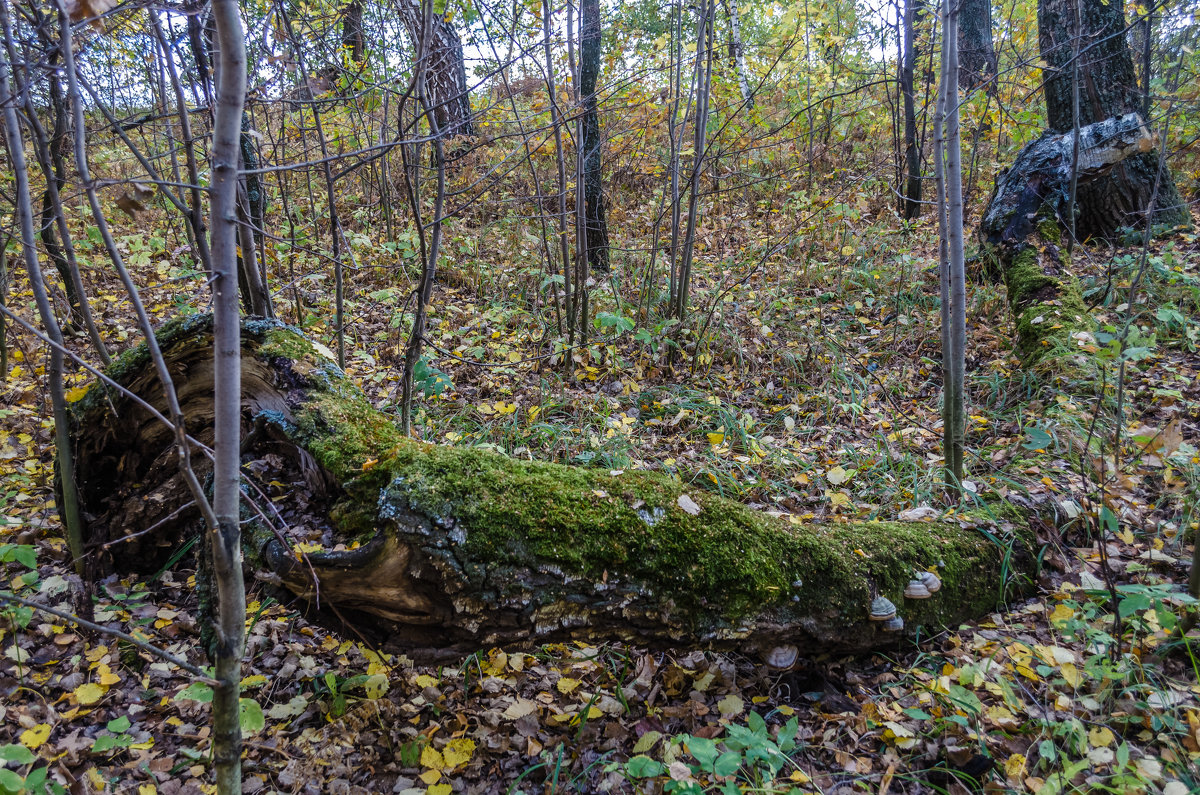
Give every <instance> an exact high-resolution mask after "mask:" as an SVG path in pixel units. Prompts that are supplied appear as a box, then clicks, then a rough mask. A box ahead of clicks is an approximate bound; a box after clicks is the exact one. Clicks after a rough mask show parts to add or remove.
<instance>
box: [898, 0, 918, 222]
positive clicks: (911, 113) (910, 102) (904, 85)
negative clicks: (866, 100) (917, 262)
mask: <svg viewBox="0 0 1200 795" xmlns="http://www.w3.org/2000/svg"><path fill="white" fill-rule="evenodd" d="M920 13H921V0H905V3H904V23H903V24H904V52H903V54H902V56H901V57H902V58H903V60H902V61H901V66H900V93H901V95H902V96H903V98H904V170H905V172H906V173H907V175H908V176H907V179H906V184H905V188H904V202H903V204H904V218H905V220H907V221H911V220H913V219H914V218H916V217H918V216H919V215H920V214H921V152H920V149H919V148H918V146H917V109H916V102H915V101H914V98H913V72H914V70H915V69H916V63H917V49H916V47H915V46H914V45H915V36H914V35H913V28H915V27H916V24H917V18H918V17H919V16H920Z"/></svg>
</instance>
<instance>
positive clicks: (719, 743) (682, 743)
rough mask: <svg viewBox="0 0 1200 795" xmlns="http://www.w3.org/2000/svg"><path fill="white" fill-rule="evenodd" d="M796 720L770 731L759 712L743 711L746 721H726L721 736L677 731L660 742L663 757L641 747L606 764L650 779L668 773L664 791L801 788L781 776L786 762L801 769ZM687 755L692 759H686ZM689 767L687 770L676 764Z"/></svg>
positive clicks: (693, 793)
mask: <svg viewBox="0 0 1200 795" xmlns="http://www.w3.org/2000/svg"><path fill="white" fill-rule="evenodd" d="M799 725H800V724H799V720H798V719H797V718H796V717H794V716H793V717H792V718H791V719H789V720H788V722H787V723H785V724H784V725H783V726H781V727H779V729H778V730H777V731H776V732H774V733H772V731H771V728H770V726H768V724H767V722H766V720H765V719H764V718H763V717H762V716H761V715H759V714H758V713H757V712H751V713H750V714H749V715H748V716H747V717H746V725H744V726H742V725H739V724H730V725H729V726H728V727H727V729H726V736H725V738H724V739H722V740H711V739H708V738H706V737H695V736H693V735H690V734H680V735H677V736H675V737H673V738H671V740H669V741H668V742H667V743H666V745H665V746H664V753H663V758H664V760H669V761H659V760H656V759H654V758H652V757H650V756H648V755H646V754H645V753H642V754H638V755H636V756H634V757H632V758H631V759H629V760H628V761H627V762H624V763H620V764H611V765H610V766H609V768H608V769H609V770H610V771H612V770H619V771H621V772H622V773H623V774H624V775H625V776H626V777H628V778H629V779H631V780H634V781H637V780H646V779H653V778H657V777H659V776H662V775H665V774H667V773H668V772H670V774H671V780H670V781H667V782H665V783H664V784H663V791H664V792H674V793H680V795H704V793H722V795H734V793H740V792H746V791H747V790H748V789H749V790H750V791H753V792H763V793H789V794H790V793H793V792H797V793H798V792H800V790H799V789H798V788H796V787H795V786H794V785H793V784H791V783H787V782H786V781H782V782H781V781H780V780H779V779H780V776H781V775H783V773H784V771H785V770H786V769H787V768H792V769H793V770H795V771H799V768H798V766H797V765H796V762H795V760H794V759H793V756H794V754H795V752H796V750H797V748H798V745H797V742H796V733H797V731H798V730H799ZM686 757H691V760H692V761H685V759H686ZM679 764H682V765H684V766H685V767H686V768H687V775H686V776H684V775H683V771H682V770H680V769H679V767H678V765H679Z"/></svg>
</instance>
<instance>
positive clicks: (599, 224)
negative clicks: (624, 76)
mask: <svg viewBox="0 0 1200 795" xmlns="http://www.w3.org/2000/svg"><path fill="white" fill-rule="evenodd" d="M600 34H601V29H600V0H581V2H580V4H579V98H580V101H581V102H582V103H583V120H582V125H581V126H582V128H583V135H582V139H581V141H580V143H579V146H580V149H581V151H582V152H583V195H584V201H585V202H586V208H585V210H584V226H585V227H586V230H587V231H586V234H587V259H588V267H589V268H590V269H591V270H594V271H597V272H600V273H607V272H608V222H607V221H606V220H605V217H604V178H603V176H602V175H601V173H600V150H601V148H602V147H603V145H604V141H603V139H602V138H601V136H600V114H599V108H598V103H597V101H596V80H597V78H598V77H599V76H600Z"/></svg>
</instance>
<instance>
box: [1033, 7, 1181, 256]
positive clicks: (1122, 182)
mask: <svg viewBox="0 0 1200 795" xmlns="http://www.w3.org/2000/svg"><path fill="white" fill-rule="evenodd" d="M1076 2H1078V3H1082V5H1081V7H1080V8H1079V35H1080V37H1081V38H1082V40H1081V41H1080V42H1079V45H1080V46H1079V79H1080V81H1081V84H1080V86H1079V125H1080V126H1081V127H1084V126H1087V125H1089V124H1095V123H1097V122H1102V121H1104V120H1105V119H1108V118H1111V117H1114V116H1124V115H1125V114H1128V113H1139V112H1140V111H1141V109H1142V92H1141V90H1140V88H1139V87H1138V81H1137V75H1136V74H1135V73H1134V71H1133V55H1132V53H1131V51H1130V48H1129V42H1128V38H1127V36H1126V34H1125V28H1126V23H1125V6H1124V2H1123V0H1110V2H1102V0H1039V2H1038V38H1039V44H1040V47H1041V52H1042V59H1043V60H1045V61H1046V63H1047V64H1049V66H1048V67H1047V68H1046V70H1045V78H1046V79H1045V82H1044V83H1043V91H1044V93H1045V96H1046V120H1047V125H1048V127H1049V128H1050V131H1051V132H1054V133H1064V132H1068V131H1070V130H1071V129H1073V125H1072V123H1071V117H1072V113H1071V104H1072V103H1071V95H1072V87H1071V83H1072V63H1071V60H1072V46H1071V39H1072V37H1073V36H1074V35H1075V28H1076V25H1075V3H1076ZM1157 170H1158V156H1157V155H1156V154H1152V153H1150V152H1149V151H1146V152H1144V153H1141V154H1138V155H1137V156H1135V157H1130V158H1129V159H1128V160H1125V161H1124V162H1122V163H1120V164H1119V165H1118V166H1117V167H1116V168H1114V169H1112V171H1111V172H1110V173H1108V174H1106V175H1105V176H1104V177H1103V178H1100V179H1095V180H1091V181H1089V182H1088V183H1087V184H1086V185H1084V184H1081V185H1080V186H1079V194H1078V196H1077V199H1076V201H1077V207H1078V215H1079V217H1078V221H1077V223H1076V236H1077V237H1079V238H1081V239H1083V238H1087V237H1092V236H1094V237H1111V236H1112V235H1113V234H1114V233H1115V232H1117V230H1119V229H1121V228H1123V227H1130V226H1139V225H1141V224H1142V223H1144V222H1145V211H1146V208H1147V207H1148V206H1149V204H1150V198H1151V195H1152V194H1153V192H1154V184H1155V174H1156V172H1157ZM1154 220H1155V223H1156V224H1163V225H1167V226H1172V227H1174V226H1181V225H1186V224H1188V223H1190V219H1189V216H1188V212H1187V206H1186V205H1185V204H1184V203H1183V202H1182V200H1181V199H1180V197H1179V191H1178V190H1176V188H1175V180H1174V178H1173V177H1172V176H1171V172H1170V170H1169V169H1165V170H1164V172H1163V175H1162V182H1161V185H1160V186H1159V189H1158V196H1157V199H1156V201H1155V212H1154Z"/></svg>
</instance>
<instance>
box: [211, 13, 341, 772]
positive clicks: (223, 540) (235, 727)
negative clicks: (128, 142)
mask: <svg viewBox="0 0 1200 795" xmlns="http://www.w3.org/2000/svg"><path fill="white" fill-rule="evenodd" d="M212 18H213V22H214V25H215V27H216V38H215V44H216V47H215V52H214V57H213V61H214V66H215V69H214V71H215V76H216V81H215V82H216V94H215V96H216V103H215V107H214V108H213V139H212V140H213V143H212V151H211V155H210V164H211V173H212V182H211V188H210V193H209V196H210V211H211V213H212V220H211V223H210V224H209V227H210V228H211V229H212V233H211V242H210V250H211V252H212V268H213V280H212V295H213V301H212V302H213V320H212V330H213V334H212V338H211V340H209V341H208V349H209V350H210V351H211V352H212V353H211V357H212V374H213V378H212V385H211V393H210V394H212V416H213V429H214V430H213V435H212V447H213V468H212V483H213V497H212V514H213V516H211V517H210V518H209V525H208V526H207V527H205V528H204V534H205V542H206V543H205V551H206V552H207V553H208V555H209V556H210V558H209V559H210V560H211V562H212V580H213V582H214V584H215V585H216V591H217V611H216V624H217V626H216V643H215V647H214V649H213V650H212V652H211V655H210V656H211V657H212V659H213V666H214V669H215V673H216V676H215V678H216V680H217V682H218V685H217V687H215V688H214V692H213V707H212V709H213V772H214V776H215V779H216V785H217V792H218V795H228V794H230V793H234V792H241V791H242V775H241V758H242V734H241V725H240V722H239V711H240V701H239V696H240V687H241V679H242V656H243V654H244V653H245V629H246V587H245V581H244V579H243V572H242V529H241V516H240V510H241V503H242V490H241V460H240V452H241V409H240V400H239V398H240V395H241V394H242V382H241V375H242V366H241V323H240V319H239V316H238V281H237V263H238V256H237V189H238V177H239V170H240V169H239V163H240V161H241V151H240V143H241V136H242V111H243V109H244V107H245V99H246V47H245V34H244V30H243V28H242V18H241V16H240V13H239V10H238V5H237V2H236V0H213V3H212ZM330 212H331V213H332V212H333V208H332V207H331V208H330ZM250 250H253V244H252V243H251V246H250ZM247 253H248V252H247ZM246 262H247V263H249V262H250V259H249V257H247V258H246ZM197 499H199V498H198V497H197ZM213 519H215V520H216V521H215V523H213V521H212V520H213Z"/></svg>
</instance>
